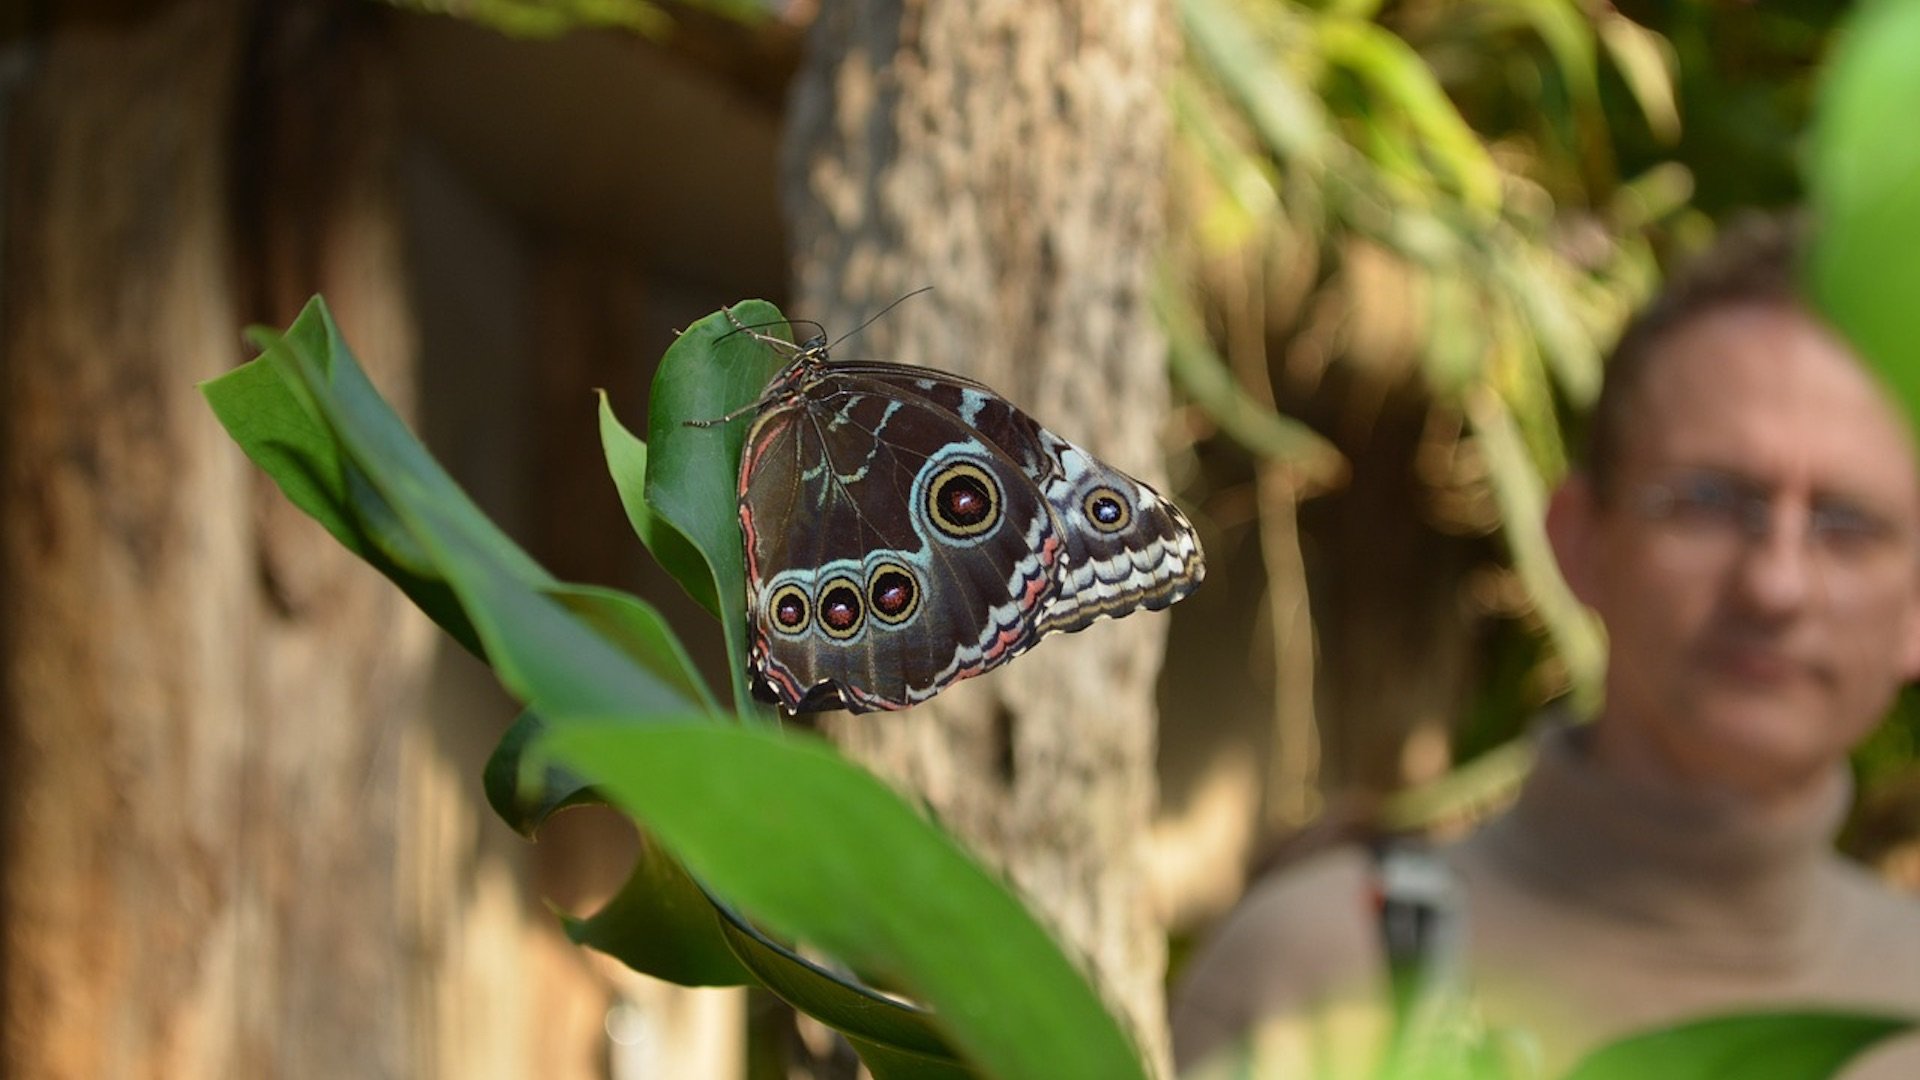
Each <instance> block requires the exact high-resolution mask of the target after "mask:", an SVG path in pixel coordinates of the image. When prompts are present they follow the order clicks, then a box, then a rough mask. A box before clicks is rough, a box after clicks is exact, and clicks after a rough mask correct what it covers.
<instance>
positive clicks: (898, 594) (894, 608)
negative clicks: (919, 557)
mask: <svg viewBox="0 0 1920 1080" xmlns="http://www.w3.org/2000/svg"><path fill="white" fill-rule="evenodd" d="M867 607H868V608H869V609H870V610H871V611H872V612H873V617H874V618H876V619H878V620H880V621H881V622H882V623H885V624H886V625H888V626H900V625H902V624H904V623H906V622H908V621H909V620H911V619H912V618H913V616H914V613H915V612H917V611H919V610H920V581H919V579H918V578H916V577H915V576H914V573H913V571H912V570H910V569H908V568H907V567H906V566H903V565H901V564H900V563H897V562H883V563H880V564H878V565H876V566H875V567H874V568H873V572H872V573H870V574H868V575H867Z"/></svg>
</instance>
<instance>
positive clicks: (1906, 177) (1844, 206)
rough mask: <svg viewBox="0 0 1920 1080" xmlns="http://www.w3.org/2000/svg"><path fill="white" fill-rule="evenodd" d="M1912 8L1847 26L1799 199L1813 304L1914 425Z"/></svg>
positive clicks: (1919, 78)
mask: <svg viewBox="0 0 1920 1080" xmlns="http://www.w3.org/2000/svg"><path fill="white" fill-rule="evenodd" d="M1915 56H1920V4H1911V3H1878V4H1871V5H1868V6H1866V7H1865V8H1863V10H1862V11H1861V12H1860V14H1859V15H1858V16H1856V17H1855V18H1854V20H1853V21H1852V23H1851V25H1850V26H1849V28H1848V30H1847V32H1846V34H1845V36H1844V37H1843V38H1842V39H1841V43H1840V48H1839V49H1838V51H1837V52H1836V53H1835V55H1834V58H1833V61H1832V66H1831V68H1830V69H1829V71H1828V73H1827V78H1826V82H1825V84H1824V85H1823V87H1822V89H1821V96H1820V109H1819V115H1818V118H1817V121H1816V123H1815V125H1814V133H1813V146H1812V155H1811V157H1810V159H1809V169H1808V176H1807V180H1808V189H1809V195H1810V201H1811V202H1812V204H1813V208H1814V211H1815V216H1816V221H1817V223H1818V230H1819V231H1818V233H1817V234H1816V240H1815V246H1814V249H1813V252H1812V257H1811V259H1810V260H1809V273H1810V282H1809V284H1810V285H1811V289H1812V293H1813V296H1814V299H1815V302H1816V303H1817V304H1818V305H1819V307H1820V308H1821V310H1822V311H1824V312H1825V313H1826V315H1827V317H1828V318H1829V319H1831V320H1832V321H1833V323H1834V325H1836V326H1838V327H1839V328H1840V329H1841V330H1842V331H1843V332H1844V333H1845V334H1846V336H1847V337H1848V338H1849V339H1850V340H1851V341H1852V342H1853V344H1854V346H1855V348H1857V349H1858V350H1859V351H1860V353H1861V355H1863V356H1864V357H1865V358H1866V360H1867V362H1868V363H1869V364H1871V365H1872V366H1873V367H1874V368H1875V369H1876V370H1878V371H1879V372H1880V374H1881V375H1882V377H1884V378H1885V379H1886V381H1887V382H1888V383H1889V384H1890V385H1891V386H1892V388H1893V390H1894V392H1895V394H1896V395H1897V397H1898V399H1899V400H1900V401H1901V402H1902V403H1903V404H1904V405H1905V407H1906V409H1907V412H1908V415H1909V416H1910V417H1911V418H1912V419H1913V420H1914V422H1915V423H1916V424H1920V333H1916V332H1915V320H1914V314H1913V295H1914V289H1915V287H1916V286H1920V140H1915V139H1914V138H1913V135H1912V130H1911V129H1910V128H1909V127H1908V126H1907V123H1908V119H1909V118H1908V115H1907V113H1906V109H1905V106H1907V105H1909V104H1911V103H1913V102H1915V101H1920V64H1915V63H1914V62H1913V58H1914V57H1915Z"/></svg>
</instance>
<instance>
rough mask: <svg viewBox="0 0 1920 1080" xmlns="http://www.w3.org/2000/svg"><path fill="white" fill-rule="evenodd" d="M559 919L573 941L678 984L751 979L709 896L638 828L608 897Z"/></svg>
mask: <svg viewBox="0 0 1920 1080" xmlns="http://www.w3.org/2000/svg"><path fill="white" fill-rule="evenodd" d="M562 921H563V923H564V924H565V926H566V929H567V936H568V937H569V938H571V939H573V941H574V942H575V943H577V944H580V945H586V946H589V947H591V948H594V949H598V950H600V951H601V952H603V953H606V954H607V955H609V956H612V957H613V958H614V959H616V960H619V961H620V962H621V963H624V964H626V965H627V966H628V967H630V968H632V969H634V970H635V971H643V972H645V973H647V974H648V975H652V976H653V977H654V978H657V979H665V980H667V981H668V982H672V983H678V984H679V985H681V986H741V985H745V984H748V983H751V982H753V981H754V978H753V976H752V975H751V974H750V973H749V972H748V971H747V969H746V968H745V967H742V966H741V964H740V961H739V960H738V959H737V958H736V957H735V956H734V951H733V949H732V948H731V947H730V946H729V944H728V942H727V939H726V937H725V935H724V934H723V933H722V930H721V924H720V919H719V916H718V912H717V909H716V907H715V905H714V904H713V902H712V901H711V900H710V899H709V898H708V897H707V894H706V893H705V892H703V891H702V890H701V888H700V886H699V885H698V884H697V883H696V882H695V881H694V880H693V878H691V877H689V876H688V875H687V871H686V868H685V867H683V866H681V865H680V863H679V862H678V861H676V860H675V859H674V858H673V856H672V855H671V854H670V853H669V852H667V851H666V850H665V849H664V848H663V847H661V845H660V844H659V843H658V842H656V841H655V840H654V839H653V838H652V837H650V836H648V835H646V834H645V832H642V833H641V836H640V855H639V857H638V858H637V859H636V860H634V866H633V871H632V873H631V874H630V875H629V876H628V877H627V883H626V884H625V885H624V886H622V887H621V889H620V891H619V892H618V893H616V894H615V895H614V897H613V899H611V900H609V901H607V903H606V906H604V907H602V908H601V909H600V910H599V911H597V912H595V913H593V914H592V915H589V916H587V917H586V918H574V917H572V916H563V918H562Z"/></svg>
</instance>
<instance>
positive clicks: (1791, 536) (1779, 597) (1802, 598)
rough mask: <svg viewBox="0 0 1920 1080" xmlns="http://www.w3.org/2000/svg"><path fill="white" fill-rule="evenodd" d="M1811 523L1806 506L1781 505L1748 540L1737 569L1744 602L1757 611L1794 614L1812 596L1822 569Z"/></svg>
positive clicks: (1779, 614) (1771, 614)
mask: <svg viewBox="0 0 1920 1080" xmlns="http://www.w3.org/2000/svg"><path fill="white" fill-rule="evenodd" d="M1808 525H1809V521H1808V511H1807V509H1806V508H1805V507H1802V506H1797V505H1791V504H1789V505H1783V506H1777V507H1775V508H1774V511H1773V513H1772V514H1770V515H1769V521H1768V528H1767V530H1766V531H1765V532H1764V533H1762V534H1760V535H1758V536H1753V537H1751V538H1750V539H1749V540H1748V542H1747V545H1746V548H1745V550H1744V551H1743V553H1742V556H1741V559H1740V565H1739V567H1738V569H1737V570H1736V571H1735V573H1736V575H1737V586H1736V587H1737V590H1738V593H1739V596H1740V599H1741V601H1742V603H1743V605H1744V606H1745V607H1746V608H1747V609H1749V610H1750V611H1752V612H1753V613H1754V614H1756V615H1761V616H1767V617H1778V616H1781V615H1787V614H1791V613H1793V612H1795V611H1797V610H1799V609H1800V608H1801V607H1802V606H1804V605H1805V604H1806V602H1807V599H1808V597H1809V596H1811V595H1812V591H1813V588H1814V586H1815V584H1816V582H1815V576H1816V574H1817V572H1818V571H1817V568H1816V567H1815V566H1814V552H1813V550H1812V545H1811V544H1810V543H1809V537H1808V535H1807V529H1808Z"/></svg>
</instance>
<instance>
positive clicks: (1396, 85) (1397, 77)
mask: <svg viewBox="0 0 1920 1080" xmlns="http://www.w3.org/2000/svg"><path fill="white" fill-rule="evenodd" d="M1316 25H1317V27H1318V29H1319V35H1320V46H1321V48H1322V49H1323V50H1324V51H1325V54H1326V57H1327V59H1328V61H1329V62H1331V63H1335V64H1338V65H1340V66H1342V67H1345V68H1346V69H1348V70H1349V71H1352V72H1353V73H1354V74H1355V75H1357V76H1359V77H1360V78H1361V79H1363V80H1365V81H1366V83H1367V84H1368V85H1369V86H1370V87H1372V88H1373V90H1374V91H1375V92H1376V93H1377V94H1378V95H1379V97H1380V99H1381V103H1382V104H1383V105H1386V106H1388V107H1390V108H1391V109H1393V110H1396V111H1398V112H1399V114H1400V115H1402V116H1404V117H1405V119H1406V120H1407V122H1408V123H1410V124H1411V125H1412V126H1413V129H1414V131H1415V132H1416V133H1417V134H1418V135H1419V137H1420V144H1421V148H1422V150H1424V152H1425V155H1426V158H1427V160H1428V162H1429V166H1430V167H1431V168H1433V169H1434V170H1435V171H1436V172H1437V173H1438V174H1440V175H1443V176H1445V177H1447V178H1448V179H1450V180H1451V181H1452V182H1453V188H1454V190H1455V191H1457V192H1458V193H1459V195H1460V199H1461V202H1462V203H1463V204H1464V205H1465V206H1466V207H1468V208H1470V209H1472V210H1475V211H1478V212H1479V213H1480V214H1481V215H1483V216H1485V217H1488V218H1491V217H1492V216H1494V215H1495V214H1497V213H1498V211H1499V209H1500V199H1501V180H1500V168H1499V166H1497V165H1495V164H1494V162H1493V157H1492V155H1490V154H1489V153H1487V148H1486V147H1485V146H1484V145H1482V144H1481V142H1480V136H1479V135H1477V134H1475V133H1474V130H1473V128H1472V127H1470V126H1468V124H1467V122H1466V120H1465V119H1464V118H1462V117H1461V115H1460V110H1458V109H1456V108H1454V106H1453V102H1452V101H1450V100H1448V98H1447V94H1446V91H1445V90H1443V89H1441V87H1440V82H1439V80H1438V79H1436V78H1435V77H1434V74H1433V69H1431V68H1429V67H1428V66H1427V63H1426V61H1425V60H1423V59H1421V57H1420V54H1419V53H1417V52H1414V51H1413V47H1412V46H1410V45H1408V44H1407V43H1406V42H1404V41H1402V40H1400V39H1399V38H1398V37H1396V36H1394V34H1393V33H1392V31H1389V30H1388V29H1386V28H1385V27H1383V26H1379V25H1376V24H1374V23H1370V22H1361V21H1359V20H1357V19H1336V18H1327V19H1321V20H1319V21H1318V22H1317V23H1316Z"/></svg>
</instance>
